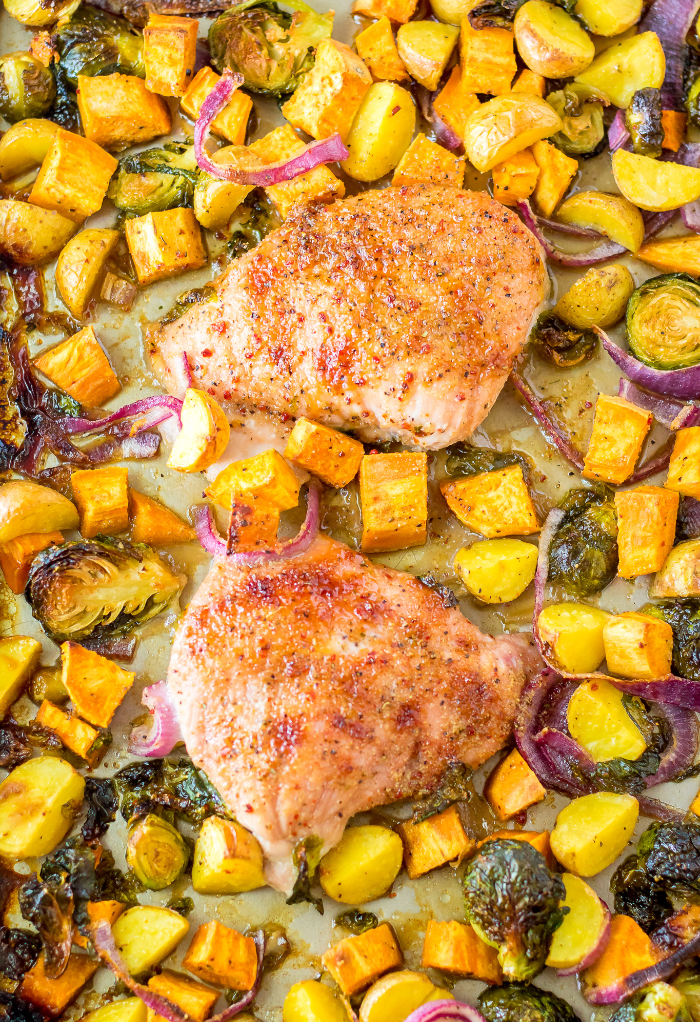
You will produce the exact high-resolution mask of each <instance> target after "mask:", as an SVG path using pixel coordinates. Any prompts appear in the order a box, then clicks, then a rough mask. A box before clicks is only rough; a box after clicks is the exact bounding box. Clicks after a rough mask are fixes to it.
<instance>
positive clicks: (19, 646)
mask: <svg viewBox="0 0 700 1022" xmlns="http://www.w3.org/2000/svg"><path fill="white" fill-rule="evenodd" d="M40 656H41V643H40V642H38V641H37V640H36V639H31V638H30V637H29V636H28V635H12V636H9V637H8V638H6V639H0V717H4V716H5V714H6V713H7V711H8V710H9V708H10V707H11V706H12V704H13V703H14V701H15V699H18V698H19V696H20V695H21V692H22V689H23V688H24V686H25V684H26V681H27V678H28V677H29V675H30V674H31V673H32V671H33V670H34V669H35V668H36V665H37V664H38V663H39V657H40Z"/></svg>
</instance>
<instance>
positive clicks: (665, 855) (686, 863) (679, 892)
mask: <svg viewBox="0 0 700 1022" xmlns="http://www.w3.org/2000/svg"><path fill="white" fill-rule="evenodd" d="M637 855H638V858H639V865H640V866H641V868H642V869H644V870H645V872H646V873H647V874H648V875H649V876H650V877H653V879H654V880H655V882H656V883H658V884H660V885H661V886H662V887H663V888H664V890H666V891H668V892H669V893H670V894H674V895H676V896H677V897H679V898H686V899H687V898H691V899H697V897H698V895H700V823H652V825H651V827H649V828H648V829H647V830H645V831H644V833H643V834H642V836H641V837H640V839H639V843H638V845H637Z"/></svg>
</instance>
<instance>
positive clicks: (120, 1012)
mask: <svg viewBox="0 0 700 1022" xmlns="http://www.w3.org/2000/svg"><path fill="white" fill-rule="evenodd" d="M147 1018H148V1008H147V1007H146V1005H145V1004H144V1003H143V1001H142V1000H141V998H140V997H127V998H126V999H125V1000H123V1001H112V1003H111V1004H105V1005H104V1006H103V1007H102V1008H98V1009H97V1010H96V1011H91V1012H90V1014H89V1015H85V1016H84V1017H83V1019H82V1022H146V1019H147Z"/></svg>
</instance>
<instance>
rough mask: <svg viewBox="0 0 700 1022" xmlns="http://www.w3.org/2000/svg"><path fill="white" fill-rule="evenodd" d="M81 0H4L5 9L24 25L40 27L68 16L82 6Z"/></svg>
mask: <svg viewBox="0 0 700 1022" xmlns="http://www.w3.org/2000/svg"><path fill="white" fill-rule="evenodd" d="M80 2H81V0H3V3H4V5H5V10H6V11H7V13H8V14H9V15H10V17H12V18H16V19H17V21H21V22H22V24H23V25H31V26H32V28H39V27H40V26H42V25H53V23H54V22H55V21H58V19H59V18H67V17H68V15H69V14H72V13H73V11H76V10H77V9H78V7H80Z"/></svg>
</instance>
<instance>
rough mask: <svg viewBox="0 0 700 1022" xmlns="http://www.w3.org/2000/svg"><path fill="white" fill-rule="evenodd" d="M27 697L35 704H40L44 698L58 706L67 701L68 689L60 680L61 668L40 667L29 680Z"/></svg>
mask: <svg viewBox="0 0 700 1022" xmlns="http://www.w3.org/2000/svg"><path fill="white" fill-rule="evenodd" d="M29 698H30V699H31V701H32V702H33V703H36V705H37V706H41V704H42V703H43V701H44V700H45V699H48V701H49V702H50V703H57V704H58V705H59V706H60V704H61V703H66V702H68V689H67V688H66V686H65V685H64V684H63V682H62V681H61V668H60V667H42V668H40V670H38V671H37V672H36V674H35V675H34V677H33V678H32V680H31V681H30V682H29Z"/></svg>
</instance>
